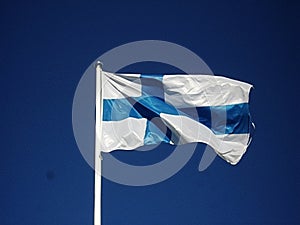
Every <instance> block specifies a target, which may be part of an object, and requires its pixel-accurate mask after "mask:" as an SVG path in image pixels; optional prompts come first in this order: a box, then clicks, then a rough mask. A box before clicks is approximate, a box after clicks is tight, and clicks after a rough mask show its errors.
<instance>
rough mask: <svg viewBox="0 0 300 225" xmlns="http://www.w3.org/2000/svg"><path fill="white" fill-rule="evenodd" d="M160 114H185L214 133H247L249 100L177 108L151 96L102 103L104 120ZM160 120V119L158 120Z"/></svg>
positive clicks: (154, 116)
mask: <svg viewBox="0 0 300 225" xmlns="http://www.w3.org/2000/svg"><path fill="white" fill-rule="evenodd" d="M160 113H166V114H171V115H185V116H188V117H190V118H193V119H195V120H197V121H199V122H200V123H202V124H204V125H205V126H207V127H208V128H210V129H211V130H212V131H213V132H214V133H216V134H242V133H249V124H250V114H249V105H248V103H241V104H234V105H226V106H211V107H195V108H183V109H180V110H179V109H176V108H175V107H173V106H171V105H169V104H168V103H166V102H164V101H163V100H162V99H161V98H158V97H153V96H149V97H138V98H123V99H105V100H104V102H103V120H104V121H119V120H123V119H126V118H128V117H134V118H146V119H148V120H149V121H150V120H152V119H153V118H160V116H159V115H160ZM161 123H163V122H162V121H161ZM170 135H171V134H170ZM170 135H168V136H170ZM161 138H165V137H161Z"/></svg>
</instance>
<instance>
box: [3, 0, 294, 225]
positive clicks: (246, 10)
mask: <svg viewBox="0 0 300 225" xmlns="http://www.w3.org/2000/svg"><path fill="white" fill-rule="evenodd" d="M297 8H298V9H299V7H298V4H297V3H296V1H226V2H225V1H214V0H213V1H199V2H197V3H196V1H194V2H193V1H164V2H160V1H144V2H142V1H129V2H125V1H122V2H116V1H111V2H109V1H77V0H75V1H56V0H53V1H45V2H43V3H42V2H37V1H19V0H17V1H1V3H0V29H1V35H0V40H1V41H0V49H1V53H0V79H1V89H0V92H1V98H0V99H1V105H2V107H1V116H2V120H1V137H2V138H1V141H2V145H1V148H0V149H1V150H0V151H1V164H0V174H1V180H0V181H1V185H0V199H1V201H0V224H2V225H19V224H20V225H24V224H25V225H55V224H57V225H69V224H70V225H91V224H93V170H92V169H91V168H90V167H89V166H88V164H87V163H86V162H85V161H84V159H83V157H82V156H81V154H80V152H79V150H78V147H77V145H76V142H75V139H74V137H73V131H72V120H71V119H72V118H71V112H72V101H73V95H74V92H75V89H76V86H77V84H78V82H79V80H80V78H81V76H82V74H83V72H84V71H85V69H86V68H87V67H88V66H89V65H90V64H91V63H92V62H93V61H94V60H95V59H96V58H97V57H98V56H100V55H101V54H103V53H104V52H106V51H108V50H110V49H111V48H114V47H117V46H118V45H121V44H125V43H128V42H131V41H138V40H144V39H158V40H165V41H170V42H174V43H177V44H179V45H182V46H185V47H187V48H189V49H191V50H192V51H194V52H195V53H196V54H198V55H199V56H200V57H201V58H202V59H203V60H204V61H205V62H206V63H207V64H208V65H209V66H210V68H211V69H212V71H213V72H215V73H216V74H223V75H226V76H228V77H231V78H235V79H239V80H243V81H247V82H249V83H252V84H253V85H254V87H255V89H254V90H253V91H252V93H251V101H250V102H251V103H250V110H251V113H252V116H253V120H254V121H255V123H256V125H257V129H256V131H255V134H254V140H253V142H252V144H251V146H250V148H249V150H248V152H247V153H246V155H245V156H244V158H243V159H242V160H241V162H240V163H239V164H238V165H237V166H231V165H229V164H227V163H226V162H224V160H222V159H220V158H217V159H216V160H215V161H214V162H213V164H212V165H211V166H210V167H209V168H208V169H207V170H206V171H204V172H201V173H200V172H199V171H198V164H199V161H200V158H201V156H202V154H203V150H204V147H205V146H204V145H202V144H199V146H198V147H197V151H196V153H195V154H194V155H193V157H192V159H191V160H190V161H189V162H188V163H187V165H186V166H185V167H184V168H183V169H182V170H181V171H180V172H179V173H177V174H176V175H175V176H173V177H172V178H170V179H168V180H166V181H164V182H162V183H159V184H156V185H151V186H146V187H129V186H124V185H120V184H116V183H113V182H111V181H109V180H106V179H104V180H103V199H102V202H103V225H119V224H120V225H153V224H155V225H166V224H167V225H202V224H203V225H211V224H214V225H215V224H217V225H218V224H220V225H227V224H228V225H235V224H236V225H240V224H243V225H246V224H249V225H250V224H251V225H253V224H257V225H260V224H270V225H274V224H299V223H300V217H299V214H298V212H299V211H300V206H299V204H300V203H299V202H300V201H299V200H300V199H299V182H300V177H299V169H300V166H299V162H298V161H299V159H300V153H299V150H298V143H297V140H298V137H299V131H298V124H299V120H298V115H299V107H298V106H297V104H298V99H297V96H298V95H297V94H298V90H299V87H298V81H299V78H298V73H297V72H298V68H296V67H297V66H298V65H297V62H298V61H299V58H298V55H297V53H298V52H297V50H298V49H299V44H298V39H299V38H297V37H299V32H298V23H299V17H298V16H297V13H298V11H297ZM152 65H154V64H152ZM128 69H130V70H131V71H128V72H144V73H158V72H166V73H170V72H173V71H172V68H170V67H165V66H162V65H158V64H157V65H156V67H155V68H154V67H153V66H149V65H148V66H147V65H145V64H143V65H140V66H136V67H128ZM135 70H136V71H135ZM137 70H138V71H137ZM140 70H143V71H140ZM166 70H168V71H166ZM160 150H161V151H163V147H162V148H161V149H160ZM119 154H120V155H119V157H124V159H126V157H128V156H124V155H122V154H123V153H119ZM146 154H147V153H146ZM158 154H160V153H158ZM131 156H133V157H135V158H133V159H132V162H134V161H139V162H140V161H143V160H145V161H146V160H147V158H146V157H145V156H143V155H141V154H131ZM139 157H140V158H139Z"/></svg>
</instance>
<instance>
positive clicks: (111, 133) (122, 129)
mask: <svg viewBox="0 0 300 225" xmlns="http://www.w3.org/2000/svg"><path fill="white" fill-rule="evenodd" d="M101 79H102V81H101V82H102V84H101V102H100V103H99V104H101V109H102V111H101V114H102V115H101V118H102V119H101V124H100V125H101V128H100V129H99V132H98V133H97V135H98V138H99V139H100V140H101V141H100V147H99V148H100V149H101V151H103V152H111V151H113V150H134V149H136V148H138V147H140V146H143V145H152V144H159V143H161V142H163V143H167V144H170V145H182V144H186V143H192V142H201V143H205V144H207V145H210V146H211V147H212V148H213V149H214V150H215V152H216V153H217V154H218V155H219V156H221V157H222V158H223V159H225V160H226V161H227V162H229V163H231V164H233V165H234V164H236V163H238V161H239V160H240V159H241V157H242V155H243V154H244V153H245V152H246V150H247V147H248V145H249V142H250V139H251V137H250V128H251V124H252V122H251V117H250V112H249V104H248V103H249V92H250V89H251V87H252V85H250V84H248V83H245V82H241V81H237V80H233V79H229V78H226V77H222V76H212V75H200V74H199V75H195V74H193V75H184V74H178V75H176V74H174V75H161V74H115V73H110V72H105V71H102V73H101ZM100 125H99V126H100Z"/></svg>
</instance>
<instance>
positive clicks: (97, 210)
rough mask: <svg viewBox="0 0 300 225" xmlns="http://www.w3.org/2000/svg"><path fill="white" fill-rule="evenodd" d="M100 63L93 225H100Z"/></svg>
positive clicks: (99, 68) (99, 67)
mask: <svg viewBox="0 0 300 225" xmlns="http://www.w3.org/2000/svg"><path fill="white" fill-rule="evenodd" d="M102 86H103V83H102V63H101V62H99V61H98V62H97V63H96V125H95V190H94V191H95V192H94V225H101V188H102V187H101V161H102V157H101V149H100V141H101V140H100V138H101V136H102V114H103V98H102V90H103V89H102Z"/></svg>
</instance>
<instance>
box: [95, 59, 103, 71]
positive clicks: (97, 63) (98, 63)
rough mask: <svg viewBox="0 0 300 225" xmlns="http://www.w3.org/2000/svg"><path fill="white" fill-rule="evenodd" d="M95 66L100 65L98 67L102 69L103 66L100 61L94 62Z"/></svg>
mask: <svg viewBox="0 0 300 225" xmlns="http://www.w3.org/2000/svg"><path fill="white" fill-rule="evenodd" d="M95 66H96V67H98V66H100V68H101V69H102V67H103V63H102V62H101V61H97V62H96V64H95Z"/></svg>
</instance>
